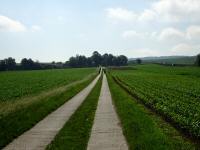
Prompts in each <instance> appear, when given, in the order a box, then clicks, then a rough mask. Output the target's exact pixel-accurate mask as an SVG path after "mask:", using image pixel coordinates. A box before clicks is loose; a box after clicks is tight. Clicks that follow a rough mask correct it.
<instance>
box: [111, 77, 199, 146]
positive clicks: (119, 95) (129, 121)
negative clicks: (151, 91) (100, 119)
mask: <svg viewBox="0 0 200 150" xmlns="http://www.w3.org/2000/svg"><path fill="white" fill-rule="evenodd" d="M108 83H109V87H110V90H111V94H112V98H113V102H114V104H115V106H116V110H117V113H118V115H119V118H120V120H121V123H122V128H123V133H124V135H125V137H126V139H127V142H128V144H129V148H130V149H131V150H133V149H134V150H135V149H142V150H145V149H146V150H150V149H154V150H157V149H159V150H160V149H162V150H164V149H166V150H168V149H174V150H177V149H181V150H183V149H185V150H188V149H195V146H194V145H193V144H191V143H190V142H188V141H185V140H184V139H183V138H182V137H181V136H179V135H178V133H177V131H176V130H175V129H174V128H172V127H171V126H169V125H168V124H166V123H165V122H164V121H163V120H161V119H159V118H158V117H157V116H155V115H153V114H152V113H151V112H149V111H148V110H147V109H146V108H145V107H144V106H143V105H141V104H139V103H138V102H137V101H136V100H134V99H133V98H132V97H131V96H130V95H129V94H128V93H127V92H126V91H124V90H123V89H122V88H121V87H120V86H119V85H118V84H116V83H115V81H114V80H113V79H112V77H111V76H110V75H108Z"/></svg>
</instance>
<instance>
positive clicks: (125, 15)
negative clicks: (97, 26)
mask: <svg viewBox="0 0 200 150" xmlns="http://www.w3.org/2000/svg"><path fill="white" fill-rule="evenodd" d="M106 12H107V17H109V18H111V19H114V20H119V21H134V20H136V19H137V15H136V14H135V13H134V12H133V11H129V10H127V9H123V8H108V9H106Z"/></svg>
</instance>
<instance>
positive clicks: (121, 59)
mask: <svg viewBox="0 0 200 150" xmlns="http://www.w3.org/2000/svg"><path fill="white" fill-rule="evenodd" d="M127 62H128V58H127V57H126V56H124V55H120V56H118V63H119V64H120V66H126V65H127Z"/></svg>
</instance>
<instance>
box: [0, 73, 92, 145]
mask: <svg viewBox="0 0 200 150" xmlns="http://www.w3.org/2000/svg"><path fill="white" fill-rule="evenodd" d="M94 78H95V76H91V77H90V78H88V79H87V80H83V82H80V83H77V84H74V85H72V86H69V87H68V88H67V89H66V90H65V91H63V92H61V93H59V92H58V93H55V94H54V95H51V96H49V97H44V98H41V99H40V100H37V101H35V102H34V103H32V104H31V105H28V106H25V107H22V108H21V109H17V110H16V111H12V112H10V113H9V114H7V115H6V116H1V117H0V149H1V148H2V147H4V146H5V145H6V144H8V143H9V142H11V141H12V140H13V139H15V138H16V137H18V136H19V135H21V134H22V133H23V132H25V131H26V130H28V129H30V128H31V127H33V126H34V125H35V124H36V123H37V122H39V121H40V120H42V119H43V118H44V117H45V116H47V115H48V114H49V113H51V112H52V111H54V110H56V109H57V108H58V107H59V106H61V105H62V104H64V103H65V102H66V101H68V100H69V99H70V98H72V97H73V96H74V95H76V94H77V93H78V92H80V91H81V90H82V89H83V88H85V87H86V86H87V85H88V84H89V83H90V82H91V81H92V80H93V79H94Z"/></svg>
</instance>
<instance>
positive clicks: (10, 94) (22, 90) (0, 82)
mask: <svg viewBox="0 0 200 150" xmlns="http://www.w3.org/2000/svg"><path fill="white" fill-rule="evenodd" d="M94 72H95V69H94V68H85V69H58V70H43V71H10V72H0V101H1V102H2V101H10V100H15V99H19V98H21V97H23V96H29V95H34V94H38V93H40V92H42V91H44V90H49V89H52V88H56V87H59V86H62V85H67V84H69V83H71V82H74V81H77V80H80V79H82V78H84V77H86V76H87V75H88V74H90V73H94Z"/></svg>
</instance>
